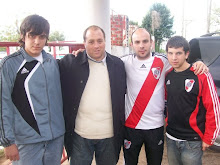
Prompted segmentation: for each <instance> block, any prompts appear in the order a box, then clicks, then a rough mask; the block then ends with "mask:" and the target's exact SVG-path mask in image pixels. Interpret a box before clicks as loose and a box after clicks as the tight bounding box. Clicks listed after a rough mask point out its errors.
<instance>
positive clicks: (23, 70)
mask: <svg viewBox="0 0 220 165" xmlns="http://www.w3.org/2000/svg"><path fill="white" fill-rule="evenodd" d="M25 73H29V70H27V69H26V68H25V67H24V68H23V69H22V71H21V74H25Z"/></svg>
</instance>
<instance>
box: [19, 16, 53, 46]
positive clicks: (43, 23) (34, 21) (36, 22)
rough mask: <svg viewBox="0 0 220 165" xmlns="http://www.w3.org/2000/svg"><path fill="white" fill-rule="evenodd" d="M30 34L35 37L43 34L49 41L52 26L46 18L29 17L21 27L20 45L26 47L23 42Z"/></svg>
mask: <svg viewBox="0 0 220 165" xmlns="http://www.w3.org/2000/svg"><path fill="white" fill-rule="evenodd" d="M28 32H31V33H32V34H34V35H40V34H42V33H45V34H46V36H47V40H48V38H49V33H50V24H49V22H48V21H47V20H46V19H45V18H43V17H42V16H39V15H37V14H34V15H29V16H27V17H26V18H25V19H24V21H23V22H22V23H21V26H20V34H21V36H20V39H19V43H20V46H21V47H24V46H25V43H24V41H23V40H24V38H25V35H26V33H28Z"/></svg>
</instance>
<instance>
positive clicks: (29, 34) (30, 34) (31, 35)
mask: <svg viewBox="0 0 220 165" xmlns="http://www.w3.org/2000/svg"><path fill="white" fill-rule="evenodd" d="M35 37H36V35H34V34H32V33H28V38H31V39H32V38H35Z"/></svg>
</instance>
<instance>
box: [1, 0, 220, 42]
mask: <svg viewBox="0 0 220 165" xmlns="http://www.w3.org/2000/svg"><path fill="white" fill-rule="evenodd" d="M86 1H88V0H62V1H60V0H59V1H58V0H37V1H36V0H35V1H33V0H2V1H1V3H0V30H1V29H3V28H5V27H6V26H10V25H13V24H14V22H15V20H16V19H17V20H19V21H22V19H23V18H24V17H26V16H27V15H30V14H39V15H41V16H43V17H45V18H46V19H47V20H48V21H49V23H50V25H51V31H55V30H58V31H61V32H63V33H64V35H65V36H66V40H68V41H79V42H81V41H82V32H83V31H84V29H82V26H80V25H82V24H83V23H84V22H85V17H86V11H85V5H86ZM94 1H96V0H94ZM156 2H158V3H162V4H165V5H166V7H167V8H168V9H169V10H170V11H171V16H174V26H173V31H175V32H176V34H175V35H182V34H183V35H184V37H186V38H187V39H188V40H189V39H191V38H194V37H199V36H201V35H203V34H205V33H206V18H207V4H208V3H207V2H208V0H110V9H111V11H110V13H111V14H112V13H113V14H122V15H127V16H128V18H129V20H132V21H135V22H138V23H139V25H141V23H142V19H143V18H144V16H145V15H146V14H147V12H148V11H149V9H150V7H151V6H152V4H153V3H156ZM212 3H213V5H212V6H213V7H219V8H220V1H219V0H212ZM183 6H184V20H185V21H184V26H185V27H186V28H185V29H186V30H184V33H182V24H183V23H182V20H183V19H182V18H183Z"/></svg>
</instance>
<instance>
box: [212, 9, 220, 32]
mask: <svg viewBox="0 0 220 165" xmlns="http://www.w3.org/2000/svg"><path fill="white" fill-rule="evenodd" d="M211 26H213V28H212V29H214V30H215V31H220V8H214V9H213V10H212V17H211Z"/></svg>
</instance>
